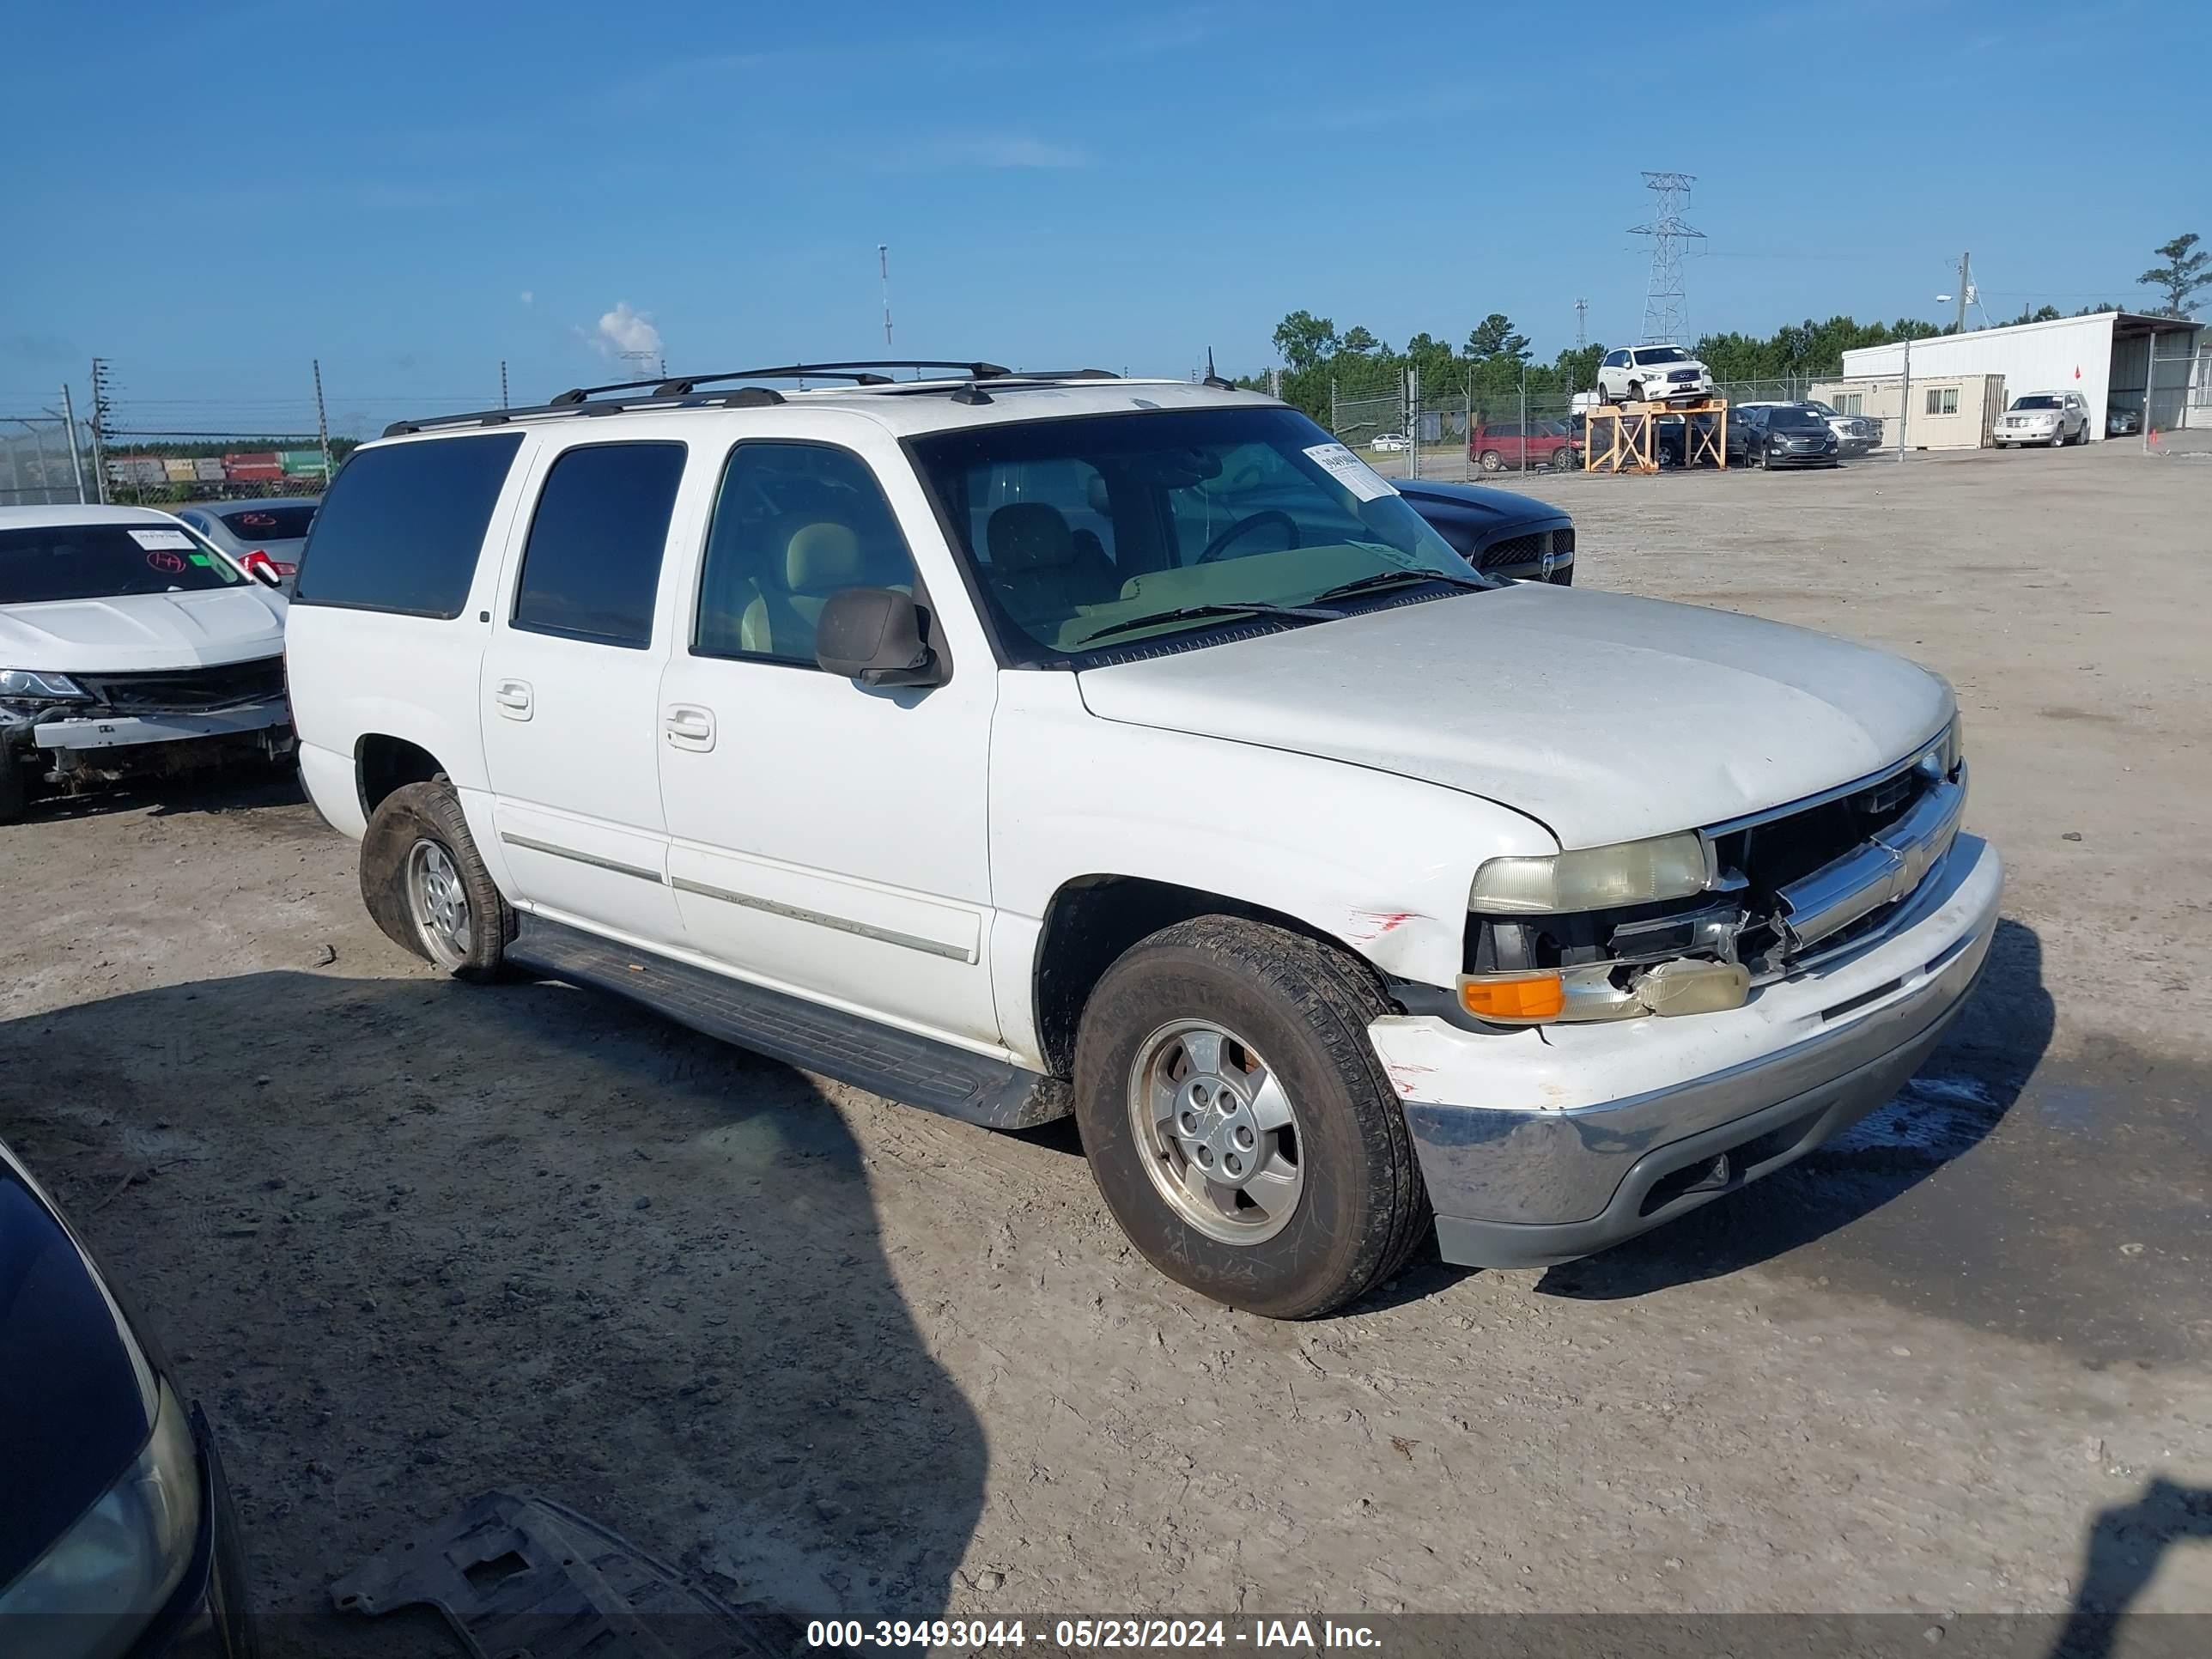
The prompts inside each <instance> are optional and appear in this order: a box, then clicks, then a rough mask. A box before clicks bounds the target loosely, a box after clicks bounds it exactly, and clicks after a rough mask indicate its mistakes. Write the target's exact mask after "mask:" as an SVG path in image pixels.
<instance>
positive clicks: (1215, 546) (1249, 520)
mask: <svg viewBox="0 0 2212 1659" xmlns="http://www.w3.org/2000/svg"><path fill="white" fill-rule="evenodd" d="M1263 524H1279V525H1281V526H1283V533H1284V534H1285V535H1286V536H1288V537H1289V538H1291V546H1292V547H1296V546H1297V545H1298V521H1297V520H1296V519H1293V518H1292V517H1291V515H1290V514H1289V513H1285V512H1284V511H1283V510H1282V508H1280V507H1263V508H1262V509H1261V511H1259V512H1257V513H1248V514H1246V515H1245V516H1244V517H1243V518H1241V519H1239V520H1237V522H1236V523H1235V524H1232V525H1231V526H1229V528H1228V529H1226V530H1225V531H1223V532H1221V533H1220V534H1219V535H1218V536H1216V537H1215V538H1213V539H1212V541H1210V542H1208V543H1206V551H1205V552H1203V553H1201V554H1200V555H1199V556H1198V557H1197V558H1196V559H1195V560H1194V561H1193V562H1194V563H1197V564H1212V562H1214V561H1215V560H1216V559H1218V558H1219V557H1220V556H1222V554H1223V553H1225V551H1227V550H1228V547H1229V544H1230V543H1231V542H1233V541H1235V540H1236V539H1237V538H1238V537H1239V536H1242V535H1243V534H1244V533H1245V532H1248V531H1251V530H1255V529H1257V528H1258V527H1259V526H1261V525H1263Z"/></svg>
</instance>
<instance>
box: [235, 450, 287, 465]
mask: <svg viewBox="0 0 2212 1659" xmlns="http://www.w3.org/2000/svg"><path fill="white" fill-rule="evenodd" d="M222 464H223V465H225V466H275V465H277V460H276V451H275V450H273V449H252V450H241V451H240V452H239V453H236V454H232V455H226V456H224V457H223V458H222Z"/></svg>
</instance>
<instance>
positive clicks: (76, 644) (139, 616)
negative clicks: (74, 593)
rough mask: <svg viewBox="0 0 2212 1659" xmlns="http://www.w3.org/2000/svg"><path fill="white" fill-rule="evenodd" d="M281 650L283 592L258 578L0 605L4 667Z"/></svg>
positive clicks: (132, 664) (139, 662)
mask: <svg viewBox="0 0 2212 1659" xmlns="http://www.w3.org/2000/svg"><path fill="white" fill-rule="evenodd" d="M264 596H265V597H264ZM283 649H284V601H283V597H282V596H281V595H278V594H276V593H272V592H270V590H269V589H267V588H265V587H263V586H261V585H260V584H259V583H258V582H255V583H241V584H240V585H239V586H235V587H218V588H211V589H207V590H204V591H202V592H189V593H125V594H118V595H117V596H116V597H115V598H113V599H57V600H54V601H52V602H51V603H49V604H45V605H5V606H0V668H34V669H45V670H48V671H52V672H54V673H60V674H67V673H72V672H75V671H77V670H80V669H82V670H83V671H87V672H88V673H129V672H132V671H142V670H152V669H162V668H207V667H213V666H216V665H219V664H222V663H229V662H246V661H250V660H251V659H253V658H256V657H273V656H276V655H277V654H278V653H281V652H282V651H283Z"/></svg>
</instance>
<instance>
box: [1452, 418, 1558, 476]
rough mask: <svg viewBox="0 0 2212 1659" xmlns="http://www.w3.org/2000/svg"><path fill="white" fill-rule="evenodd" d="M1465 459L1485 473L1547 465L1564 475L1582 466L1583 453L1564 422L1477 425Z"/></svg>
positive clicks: (1470, 437)
mask: <svg viewBox="0 0 2212 1659" xmlns="http://www.w3.org/2000/svg"><path fill="white" fill-rule="evenodd" d="M1467 454H1468V459H1469V460H1471V461H1474V462H1475V463H1476V464H1477V465H1480V467H1481V468H1482V470H1483V471H1485V472H1504V471H1507V470H1508V469H1510V470H1512V471H1521V470H1522V469H1523V468H1534V467H1540V466H1547V467H1550V468H1552V469H1553V471H1558V472H1565V471H1568V470H1570V469H1571V468H1573V467H1577V466H1579V465H1582V459H1583V458H1582V451H1581V448H1580V447H1579V446H1578V445H1577V442H1576V441H1575V440H1574V439H1573V438H1571V437H1570V436H1569V435H1568V433H1567V426H1566V422H1564V421H1530V422H1528V426H1527V428H1526V429H1525V430H1524V429H1523V428H1522V423H1521V422H1518V421H1498V422H1477V423H1476V426H1475V428H1474V433H1473V434H1472V435H1470V436H1469V437H1468V441H1467Z"/></svg>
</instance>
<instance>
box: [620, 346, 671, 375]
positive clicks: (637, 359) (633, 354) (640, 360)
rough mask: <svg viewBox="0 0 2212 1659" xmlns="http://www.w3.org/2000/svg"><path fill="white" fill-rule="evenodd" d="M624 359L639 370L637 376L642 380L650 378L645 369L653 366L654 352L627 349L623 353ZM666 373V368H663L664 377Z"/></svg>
mask: <svg viewBox="0 0 2212 1659" xmlns="http://www.w3.org/2000/svg"><path fill="white" fill-rule="evenodd" d="M623 362H626V363H628V364H629V366H630V367H631V368H634V369H635V370H636V371H637V378H638V379H639V380H645V379H647V378H648V377H647V374H646V372H645V371H646V370H647V369H648V368H652V367H653V353H651V352H650V351H625V352H623ZM666 373H667V371H666V369H665V368H663V370H662V374H663V376H664V378H665V375H666Z"/></svg>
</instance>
